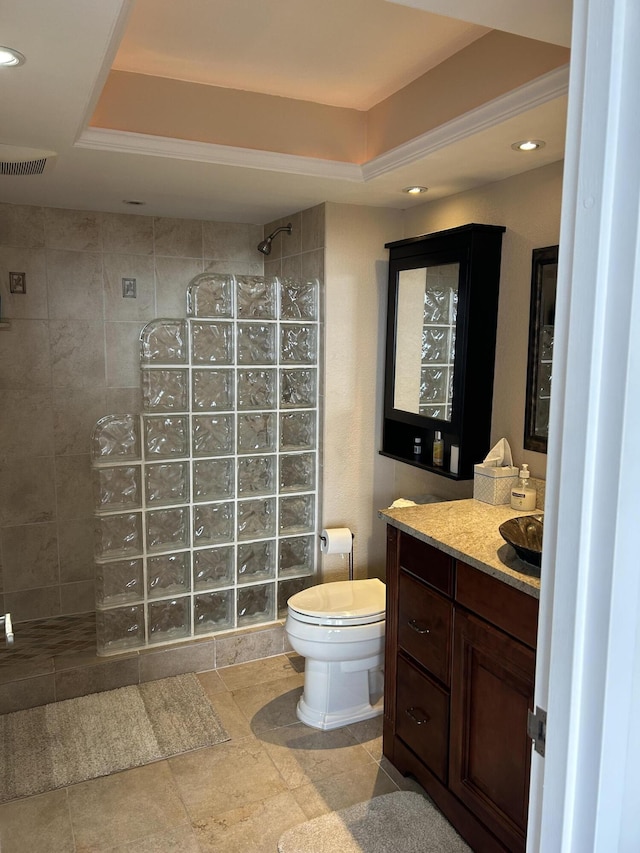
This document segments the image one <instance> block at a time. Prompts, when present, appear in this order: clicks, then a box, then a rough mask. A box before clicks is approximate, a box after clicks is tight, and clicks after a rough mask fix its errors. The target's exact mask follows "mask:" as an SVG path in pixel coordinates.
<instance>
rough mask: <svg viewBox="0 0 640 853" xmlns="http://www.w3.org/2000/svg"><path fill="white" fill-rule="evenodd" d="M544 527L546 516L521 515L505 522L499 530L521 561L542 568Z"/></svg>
mask: <svg viewBox="0 0 640 853" xmlns="http://www.w3.org/2000/svg"><path fill="white" fill-rule="evenodd" d="M543 527H544V515H542V514H537V515H521V516H518V518H510V519H509V521H505V522H503V523H502V524H501V525H500V527H499V528H498V530H499V531H500V535H501V536H502V538H503V539H504V540H505V542H508V543H509V545H511V547H512V548H513V549H514V550H515V552H516V554H517V555H518V557H520V559H521V560H524V562H525V563H529V564H530V565H532V566H537V568H540V561H541V559H542V530H543Z"/></svg>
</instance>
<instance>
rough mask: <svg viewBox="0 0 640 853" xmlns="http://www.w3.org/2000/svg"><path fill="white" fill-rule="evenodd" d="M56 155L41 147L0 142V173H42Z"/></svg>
mask: <svg viewBox="0 0 640 853" xmlns="http://www.w3.org/2000/svg"><path fill="white" fill-rule="evenodd" d="M56 156H57V154H56V152H55V151H45V150H43V149H42V148H25V147H24V146H22V145H2V144H0V175H14V176H15V175H42V174H44V172H45V170H48V167H49V166H50V164H52V163H53V160H54V159H55V157H56Z"/></svg>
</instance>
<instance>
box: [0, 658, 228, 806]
mask: <svg viewBox="0 0 640 853" xmlns="http://www.w3.org/2000/svg"><path fill="white" fill-rule="evenodd" d="M226 740H229V736H228V734H227V733H226V731H225V730H224V728H223V727H222V724H221V723H220V720H219V719H218V716H217V714H216V713H215V711H214V710H213V708H212V707H211V704H210V702H209V700H208V699H207V697H206V694H205V693H204V690H203V689H202V686H201V684H200V682H199V681H198V679H197V678H196V676H195V675H193V673H187V674H186V675H177V676H173V677H171V678H162V679H160V680H159V681H149V682H147V683H146V684H139V685H133V686H131V687H120V688H118V689H117V690H109V691H107V692H105V693H92V694H90V695H89V696H81V697H79V698H78V699H67V700H65V701H63V702H53V703H52V704H50V705H42V706H41V707H39V708H30V709H28V710H26V711H15V712H14V713H12V714H3V715H1V716H0V802H6V801H7V800H13V799H15V798H17V797H27V796H30V795H31V794H40V793H42V792H43V791H51V790H53V789H54V788H62V787H64V786H66V785H73V784H74V783H75V782H84V781H86V780H87V779H96V778H97V777H98V776H106V775H107V774H109V773H114V772H115V771H118V770H126V769H128V768H130V767H139V766H141V765H142V764H149V763H150V762H152V761H158V760H159V759H162V758H167V757H168V756H170V755H177V754H178V753H180V752H188V751H189V750H192V749H199V748H200V747H204V746H212V745H213V744H216V743H222V742H223V741H226Z"/></svg>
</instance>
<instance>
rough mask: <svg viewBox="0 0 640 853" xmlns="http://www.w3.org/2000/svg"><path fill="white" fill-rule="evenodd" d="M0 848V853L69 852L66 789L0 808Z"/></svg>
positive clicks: (72, 846)
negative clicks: (0, 852) (30, 852)
mask: <svg viewBox="0 0 640 853" xmlns="http://www.w3.org/2000/svg"><path fill="white" fill-rule="evenodd" d="M0 849H1V850H2V853H26V851H38V853H73V851H74V850H75V846H74V842H73V832H72V829H71V820H70V819H69V807H68V805H67V792H66V790H64V789H61V790H59V791H49V792H48V793H47V794H39V795H38V796H37V797H29V798H28V799H25V800H15V801H14V802H12V803H4V804H3V805H1V806H0Z"/></svg>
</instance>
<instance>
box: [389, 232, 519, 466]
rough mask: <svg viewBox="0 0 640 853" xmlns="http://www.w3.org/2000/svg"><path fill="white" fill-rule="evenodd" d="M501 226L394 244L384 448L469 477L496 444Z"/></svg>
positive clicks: (405, 458)
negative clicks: (438, 457) (438, 444)
mask: <svg viewBox="0 0 640 853" xmlns="http://www.w3.org/2000/svg"><path fill="white" fill-rule="evenodd" d="M504 230H505V229H504V228H503V227H502V226H492V225H475V224H473V225H465V226H461V227H460V228H452V229H450V230H448V231H441V232H437V233H435V234H428V235H424V236H421V237H414V238H411V239H409V240H399V241H396V242H394V243H388V244H387V248H389V250H390V251H389V301H388V316H387V349H386V353H387V354H386V372H385V411H384V430H383V447H382V451H381V452H382V453H383V454H384V455H387V456H392V457H393V458H395V459H399V460H401V461H404V462H409V463H410V464H412V465H418V466H419V467H424V468H428V469H430V470H434V471H436V472H437V473H441V474H444V475H445V476H450V477H453V478H455V479H467V478H469V477H470V476H472V471H473V463H474V462H478V461H480V459H482V458H484V455H485V454H486V452H487V450H488V449H489V447H488V442H489V432H490V426H491V424H490V419H491V401H492V394H493V367H494V365H493V361H494V356H495V334H496V324H497V310H498V284H499V276H500V249H501V240H502V234H503V232H504ZM436 432H439V433H441V435H442V438H443V441H444V457H443V464H442V465H441V466H440V465H437V464H436V465H434V459H433V455H432V447H433V440H434V438H435V435H436ZM416 438H419V439H420V441H419V442H416V441H415V439H416ZM485 445H486V447H485ZM452 446H453V447H454V448H457V450H454V453H453V456H454V457H456V456H457V465H452V452H451V448H452ZM416 447H419V448H421V450H420V452H419V453H416V452H415V448H416ZM482 450H483V451H484V452H483V455H482V456H480V457H478V456H477V454H478V453H480V452H481V451H482ZM456 467H457V470H451V469H452V468H456Z"/></svg>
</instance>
